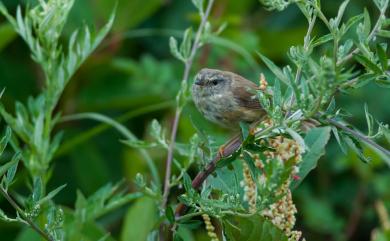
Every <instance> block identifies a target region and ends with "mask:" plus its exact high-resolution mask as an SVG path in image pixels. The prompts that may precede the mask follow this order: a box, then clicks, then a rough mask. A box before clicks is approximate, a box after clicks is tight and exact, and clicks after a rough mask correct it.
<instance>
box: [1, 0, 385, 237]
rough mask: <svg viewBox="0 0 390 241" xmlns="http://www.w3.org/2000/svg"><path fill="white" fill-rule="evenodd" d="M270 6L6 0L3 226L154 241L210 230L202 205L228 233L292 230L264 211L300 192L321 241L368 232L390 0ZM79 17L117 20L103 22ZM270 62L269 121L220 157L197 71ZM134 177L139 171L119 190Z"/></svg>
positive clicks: (275, 2)
mask: <svg viewBox="0 0 390 241" xmlns="http://www.w3.org/2000/svg"><path fill="white" fill-rule="evenodd" d="M191 2H192V5H191ZM260 2H261V3H263V5H264V6H265V8H266V10H278V11H280V12H277V13H264V11H263V9H262V8H261V6H260V5H259V4H257V5H256V4H254V3H250V1H227V2H224V1H222V2H221V1H212V0H208V1H205V0H193V1H172V2H164V1H160V0H148V1H138V0H136V1H127V0H119V1H118V9H115V11H116V14H115V15H116V21H115V23H114V14H113V13H111V12H112V8H113V5H114V4H113V3H112V2H110V1H108V2H102V1H101V2H99V1H98V2H94V4H93V5H92V4H90V3H88V2H83V1H73V0H72V1H64V0H47V1H45V0H39V1H33V2H31V3H29V4H27V6H24V7H23V6H15V4H12V3H8V2H7V1H4V3H0V12H1V13H2V15H3V16H4V17H5V19H6V21H5V22H4V23H1V25H0V39H1V40H0V50H1V51H2V53H3V55H4V57H5V60H3V56H0V63H1V64H0V75H1V81H4V85H7V89H6V92H5V98H3V99H2V103H1V105H0V114H1V116H2V118H3V120H4V122H5V123H4V125H7V126H4V127H5V132H4V135H2V137H1V140H0V154H1V163H0V177H1V183H0V191H1V194H2V196H3V197H4V199H3V201H2V202H1V203H0V204H1V209H0V220H1V221H2V223H1V224H0V229H1V230H2V231H1V233H2V237H3V235H4V238H5V239H7V240H8V239H9V240H12V239H15V240H20V241H24V240H40V239H42V238H43V239H46V240H148V241H152V240H158V237H159V230H164V231H165V232H166V233H165V235H171V236H172V238H173V240H199V241H203V240H210V238H209V237H206V236H205V235H206V234H205V233H206V232H205V231H204V230H205V229H204V225H203V222H201V221H200V219H199V218H198V216H201V215H204V214H207V215H209V216H210V217H211V218H212V220H213V222H212V223H213V224H214V225H215V224H217V226H218V227H220V228H216V229H215V231H216V232H219V233H218V236H219V237H222V238H223V239H224V240H225V239H226V240H248V241H249V240H288V239H289V238H291V237H290V236H289V235H290V234H288V233H287V232H286V229H283V230H282V229H281V228H280V226H278V225H280V224H278V222H277V220H278V219H277V218H278V217H276V219H275V217H272V215H269V214H270V213H272V212H270V210H271V209H272V208H275V205H277V204H278V203H280V202H283V200H285V198H288V197H289V189H288V188H286V186H289V187H290V188H291V190H293V200H294V203H296V205H297V207H298V215H296V216H297V217H298V223H299V227H303V230H304V234H303V236H304V237H306V238H307V239H308V240H310V239H315V240H328V239H329V238H331V239H334V240H354V239H356V237H358V236H362V237H363V239H367V240H368V239H369V237H368V236H369V234H368V233H367V230H368V229H369V228H371V227H373V226H374V224H376V223H377V221H376V216H375V215H373V212H372V204H371V203H372V201H373V200H375V199H383V200H384V201H385V203H386V202H387V201H388V196H389V191H388V188H387V186H388V185H387V184H388V182H389V181H390V180H389V178H388V176H389V175H388V170H387V169H385V168H383V166H384V163H385V164H388V165H389V164H390V154H389V150H388V148H387V147H388V145H389V144H390V130H389V127H388V125H387V124H385V123H386V122H388V121H389V120H388V116H389V112H388V108H387V103H388V101H389V100H388V95H387V92H384V91H386V90H384V88H387V87H389V86H390V77H389V70H388V67H389V60H388V56H387V55H388V52H389V50H388V44H387V39H388V38H389V37H390V34H389V33H390V31H389V26H390V20H389V19H388V18H387V16H386V14H387V12H386V11H387V10H388V4H389V1H388V0H374V1H360V0H354V1H349V0H346V1H339V2H337V4H338V5H336V4H329V3H326V2H325V1H322V4H321V2H320V1H319V0H309V1H301V0H260ZM5 5H6V6H7V7H5ZM290 5H296V7H291V8H288V7H289V6H290ZM212 8H213V11H211V9H212ZM287 8H288V10H286V11H282V10H285V9H287ZM14 9H15V13H13V12H14ZM115 11H114V12H115ZM194 11H195V12H194ZM299 11H300V12H301V17H300V15H299ZM189 12H190V13H191V14H188V13H189ZM110 13H111V15H110V17H109V19H108V21H106V20H105V19H106V18H107V15H109V14H110ZM210 13H211V14H210ZM329 16H331V17H329ZM80 19H82V20H81V23H82V24H83V25H85V26H84V27H82V28H79V29H78V30H74V26H80ZM260 20H261V21H260ZM84 21H86V22H88V23H89V22H93V21H95V22H98V23H102V22H107V23H106V24H105V25H103V26H102V27H101V28H100V30H98V31H93V30H92V28H91V27H89V26H86V24H85V23H84ZM305 21H307V26H303V24H301V23H302V22H305ZM253 23H255V24H253ZM189 25H193V26H192V27H188V26H189ZM135 27H136V28H137V29H134V30H132V29H131V28H135ZM111 28H112V30H111ZM110 30H111V31H113V34H112V35H111V36H110V38H107V39H106V40H104V41H103V39H104V38H105V36H106V35H108V32H109V31H110ZM124 31H126V32H124ZM17 35H19V36H20V37H21V39H22V40H23V41H24V42H25V45H23V44H22V43H21V42H22V41H16V36H17ZM302 35H304V36H302ZM168 37H170V38H168ZM276 40H277V41H276ZM99 45H101V46H102V47H101V48H100V51H99V54H96V55H94V56H92V57H91V55H92V52H93V51H95V50H96V49H97V47H98V46H99ZM8 47H9V48H8ZM26 47H27V49H26ZM203 47H205V48H203ZM26 50H29V51H30V55H31V58H32V60H33V61H34V64H33V65H31V64H30V63H29V61H28V60H26V59H25V57H23V54H24V55H26ZM256 52H257V53H258V54H257V55H256ZM286 52H287V54H285V53H286ZM170 54H171V55H170ZM285 55H286V56H287V58H286V57H285ZM172 56H173V57H174V58H172ZM90 57H91V58H90ZM257 57H259V59H257ZM88 58H90V60H88V61H86V60H87V59H88ZM177 60H179V61H177ZM258 60H261V61H262V62H263V63H264V64H265V68H263V69H262V71H263V72H264V75H265V76H266V77H267V78H266V79H267V82H268V85H267V87H266V88H265V90H264V91H262V90H259V91H258V92H257V97H258V99H259V101H260V103H261V105H262V107H263V108H264V109H265V111H266V112H267V117H268V118H269V120H268V121H269V123H268V122H267V124H266V123H259V124H258V125H257V126H253V125H248V124H246V123H241V137H242V139H241V140H242V143H241V142H240V145H236V146H235V147H234V148H233V149H234V150H231V149H229V148H231V146H229V145H227V146H224V147H226V149H225V153H226V152H228V151H231V152H229V153H230V154H229V155H226V156H224V157H222V158H221V159H220V160H218V161H217V162H216V163H214V162H213V161H214V160H215V159H216V155H217V153H218V151H221V150H222V149H223V148H222V149H220V147H221V144H222V143H224V142H225V140H226V139H228V137H227V135H226V134H224V133H223V132H222V131H221V130H220V129H218V128H214V126H212V125H211V124H209V123H207V122H206V121H204V118H202V117H201V116H200V115H199V113H198V112H197V111H195V110H194V108H193V105H192V104H191V103H190V98H191V93H190V89H191V88H190V86H191V83H192V78H193V76H194V73H195V72H196V71H197V70H198V69H200V68H203V67H208V66H209V67H211V68H219V69H223V70H228V69H229V70H231V71H234V72H238V73H241V74H242V75H243V76H245V77H247V78H248V79H253V80H254V79H255V77H257V76H258V75H259V74H260V67H259V63H258V62H260V61H258ZM286 61H287V62H286ZM180 63H182V64H180ZM15 66H18V67H17V68H15ZM81 66H83V67H82V68H81ZM19 70H20V71H19ZM32 79H36V80H37V81H36V83H34V82H33V81H31V80H32ZM70 79H75V81H70ZM21 80H23V81H24V82H23V84H20V83H21V82H20V81H21ZM7 81H8V82H7ZM2 84H3V82H2ZM67 86H68V88H66V87H67ZM175 96H176V101H175V99H174V98H175ZM15 99H18V100H15ZM363 99H364V101H363ZM362 102H367V105H365V106H364V108H363V107H362V106H363V103H362ZM372 103H374V105H373V104H372ZM173 105H176V106H175V107H176V112H175V117H174V118H173V114H172V110H171V109H169V110H167V109H168V108H170V107H172V106H173ZM124 109H126V111H127V109H131V110H130V111H128V112H126V113H125V114H123V115H121V116H120V117H119V118H116V117H115V115H117V114H118V113H121V112H123V111H124ZM369 110H370V112H369ZM85 111H87V112H85ZM75 112H83V113H76V114H74V113H75ZM97 112H106V113H105V114H107V115H110V116H112V117H108V116H106V115H105V114H100V113H97ZM348 112H352V115H349V114H347V113H348ZM362 113H364V114H362ZM361 116H363V118H361ZM374 116H375V117H374ZM172 119H173V123H174V124H173V127H172V128H170V127H171V123H172ZM364 119H365V121H364ZM91 120H92V121H91ZM379 120H382V121H379ZM96 121H97V122H99V123H102V124H100V125H97V126H92V125H94V123H95V122H96ZM364 122H366V125H363V124H362V123H364ZM306 127H308V128H306ZM355 127H356V128H355ZM109 129H112V130H115V131H116V132H118V133H119V135H118V133H115V132H103V131H105V130H109ZM172 129H173V130H174V131H172ZM359 129H361V130H364V132H363V131H359ZM176 130H177V133H176ZM331 134H333V136H334V139H335V140H336V142H337V143H338V145H339V147H340V148H339V149H337V147H335V145H334V143H336V142H332V139H331ZM176 135H177V137H176ZM278 138H281V139H278ZM118 139H119V141H118ZM283 139H287V140H291V143H294V145H296V149H294V151H295V153H294V155H293V156H288V158H287V157H286V158H285V159H283V160H282V158H281V157H280V156H278V155H277V153H278V152H282V154H286V156H287V154H291V153H288V152H287V151H286V150H285V149H283V145H279V146H278V145H276V146H275V145H274V143H275V142H278V141H279V140H283ZM121 143H122V144H124V145H121ZM291 143H290V144H291ZM279 144H280V143H279ZM291 145H293V144H291ZM280 148H281V149H282V150H280ZM340 150H341V153H344V155H342V154H339V153H340ZM167 152H168V153H170V152H171V154H172V156H171V158H170V157H169V154H168V157H166V153H167ZM270 153H272V154H270ZM279 154H280V153H279ZM322 159H323V160H324V161H323V162H322V161H319V160H322ZM166 160H168V164H167V163H165V161H166ZM169 160H170V161H171V162H170V161H169ZM325 160H326V162H325ZM359 160H363V161H364V162H365V163H368V165H367V164H365V163H361V162H359ZM322 163H325V164H322ZM214 164H215V165H214ZM210 166H211V168H210ZM163 172H165V173H166V175H163ZM200 174H204V175H205V177H204V178H205V179H206V180H205V181H203V182H202V183H200V184H198V185H197V182H198V181H199V180H200V179H199V175H200ZM123 176H125V178H126V179H133V180H134V183H133V182H128V181H122V182H118V183H117V184H115V185H112V184H110V183H111V182H113V180H120V179H122V178H123ZM162 177H165V180H163V179H162ZM248 178H249V179H251V180H252V181H253V183H248ZM307 179H309V180H307ZM102 184H105V185H102ZM134 184H135V185H134ZM100 185H102V186H100ZM164 185H168V188H165V189H164ZM251 185H252V186H251ZM194 186H195V187H194ZM165 187H166V186H165ZM367 190H369V191H367ZM249 191H253V193H252V194H253V196H254V199H255V204H253V203H252V201H253V198H252V199H251V200H249V198H250V195H249V194H250V193H249ZM183 193H184V194H183ZM133 201H135V202H134V203H133V204H130V205H127V204H129V203H131V202H133ZM290 201H291V202H292V200H291V199H290ZM180 203H184V204H186V205H187V209H186V212H185V213H183V215H178V213H175V207H176V206H179V205H180ZM9 204H11V206H10V205H9ZM351 204H353V205H351ZM179 207H180V206H179ZM10 208H11V209H10ZM387 208H388V207H387ZM118 209H119V210H118ZM15 211H16V214H15ZM290 211H291V210H290ZM336 211H337V212H336ZM351 213H352V214H351ZM294 214H295V212H292V214H291V215H292V216H294ZM355 214H356V215H357V216H358V217H357V216H354V215H355ZM348 215H351V216H350V217H348ZM348 219H349V220H352V219H353V220H355V219H356V220H357V221H356V222H359V226H358V227H359V229H356V227H354V224H353V223H352V224H351V223H348V222H347V221H348ZM281 220H284V219H281ZM9 223H17V224H20V226H21V227H22V228H20V227H18V226H14V225H9ZM366 224H367V226H365V225H366ZM368 224H369V225H368ZM360 226H364V228H362V229H360ZM3 230H5V231H4V232H5V233H4V234H3ZM343 230H347V231H346V232H344V231H343ZM348 230H352V231H351V232H353V231H354V232H355V233H356V234H350V233H348V232H349V231H348ZM16 232H18V234H17V235H16ZM8 233H12V234H11V235H9V234H8ZM374 233H375V234H376V235H373V236H372V237H373V240H386V237H387V236H386V235H387V233H388V232H387V230H386V228H384V227H381V228H377V229H375V231H373V234H374ZM161 235H164V233H162V234H161ZM209 235H210V234H209ZM351 235H352V236H351ZM353 235H355V236H353ZM16 236H17V237H16ZM287 236H289V237H287ZM210 237H211V236H210Z"/></svg>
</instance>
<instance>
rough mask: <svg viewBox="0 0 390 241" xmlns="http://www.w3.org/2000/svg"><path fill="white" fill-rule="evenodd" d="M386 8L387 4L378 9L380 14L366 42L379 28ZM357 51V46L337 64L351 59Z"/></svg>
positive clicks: (338, 64)
mask: <svg viewBox="0 0 390 241" xmlns="http://www.w3.org/2000/svg"><path fill="white" fill-rule="evenodd" d="M386 10H387V5H386V6H385V7H383V8H382V9H381V10H380V15H379V17H378V20H377V21H376V23H375V26H374V28H373V29H372V30H371V32H370V34H369V35H368V37H367V42H369V41H371V40H372V39H373V38H374V37H375V34H376V33H377V31H378V30H379V29H380V27H381V24H382V19H383V18H385V17H386V16H385V13H386ZM359 51H360V49H359V48H356V49H354V50H353V51H352V52H351V53H349V54H348V55H347V56H345V57H344V58H342V59H340V60H339V61H337V66H340V65H341V64H343V63H345V62H347V61H348V60H350V59H352V58H353V56H354V55H355V54H357V53H359Z"/></svg>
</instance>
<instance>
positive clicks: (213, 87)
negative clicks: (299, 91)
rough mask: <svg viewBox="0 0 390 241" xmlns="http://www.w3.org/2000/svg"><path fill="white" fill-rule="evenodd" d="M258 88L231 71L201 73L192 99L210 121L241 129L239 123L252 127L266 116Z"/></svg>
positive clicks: (204, 71)
mask: <svg viewBox="0 0 390 241" xmlns="http://www.w3.org/2000/svg"><path fill="white" fill-rule="evenodd" d="M258 89H259V88H258V86H257V85H255V84H254V83H253V82H251V81H249V80H247V79H245V78H244V77H242V76H240V75H237V74H235V73H232V72H228V71H221V70H216V69H202V70H201V71H199V73H198V74H197V75H196V77H195V82H194V84H193V86H192V95H193V100H194V102H195V105H196V107H197V108H198V109H199V111H200V112H201V113H202V114H203V115H204V116H205V118H207V119H208V120H210V121H213V122H215V123H217V124H219V125H222V126H224V127H229V128H234V129H237V128H239V122H240V121H243V122H247V123H253V122H255V121H258V120H260V119H262V117H264V116H265V114H266V113H265V111H264V110H263V108H262V107H261V105H260V103H259V100H258V98H257V96H256V91H257V90H258Z"/></svg>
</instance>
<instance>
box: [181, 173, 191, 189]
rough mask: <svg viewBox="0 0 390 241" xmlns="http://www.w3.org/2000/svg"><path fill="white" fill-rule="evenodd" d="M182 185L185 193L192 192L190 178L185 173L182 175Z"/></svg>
mask: <svg viewBox="0 0 390 241" xmlns="http://www.w3.org/2000/svg"><path fill="white" fill-rule="evenodd" d="M183 185H184V189H185V190H186V192H187V193H191V192H192V191H193V188H192V181H191V177H190V176H189V175H188V174H187V173H186V172H185V173H184V174H183Z"/></svg>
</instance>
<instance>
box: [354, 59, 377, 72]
mask: <svg viewBox="0 0 390 241" xmlns="http://www.w3.org/2000/svg"><path fill="white" fill-rule="evenodd" d="M354 56H355V59H356V60H357V61H358V62H359V63H360V64H362V65H363V66H364V67H366V69H369V70H371V71H373V72H374V73H376V74H381V73H382V70H381V69H380V68H379V67H378V66H377V65H376V64H375V63H374V62H372V61H371V60H369V59H368V58H367V57H366V56H364V55H361V54H356V55H354Z"/></svg>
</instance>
